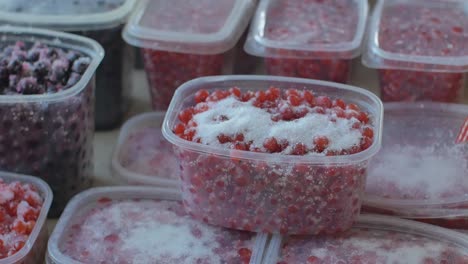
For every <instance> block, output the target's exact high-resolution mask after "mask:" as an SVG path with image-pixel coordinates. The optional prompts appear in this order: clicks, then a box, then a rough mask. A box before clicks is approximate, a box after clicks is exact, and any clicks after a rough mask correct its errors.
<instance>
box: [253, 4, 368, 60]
mask: <svg viewBox="0 0 468 264" xmlns="http://www.w3.org/2000/svg"><path fill="white" fill-rule="evenodd" d="M367 13H368V3H367V1H366V0H349V1H332V2H330V1H318V0H316V1H290V0H262V1H261V2H260V4H259V6H258V8H257V11H256V14H255V16H254V19H253V22H252V25H251V27H250V28H251V29H250V34H249V36H248V38H247V42H246V44H245V50H246V51H247V53H250V54H252V55H257V56H261V57H271V58H274V57H277V58H307V59H317V58H327V59H330V58H343V59H350V58H354V57H357V56H358V55H359V54H360V52H361V43H362V39H363V36H364V31H365V27H366V20H367Z"/></svg>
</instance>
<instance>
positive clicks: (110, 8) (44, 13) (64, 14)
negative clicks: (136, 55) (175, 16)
mask: <svg viewBox="0 0 468 264" xmlns="http://www.w3.org/2000/svg"><path fill="white" fill-rule="evenodd" d="M136 2H137V1H136V0H101V1H96V0H76V1H56V0H41V1H40V3H38V2H37V1H35V0H22V1H17V0H3V1H1V2H0V24H2V23H6V24H12V25H24V26H34V27H41V28H48V29H53V30H59V31H67V32H71V33H75V34H79V35H83V36H86V37H89V38H92V39H94V40H96V41H97V42H99V44H101V45H102V46H103V47H104V50H105V52H106V54H108V55H107V56H105V58H104V59H103V61H102V64H101V66H100V67H99V68H98V70H97V72H96V102H95V109H96V111H95V115H96V118H95V124H96V129H111V128H115V127H117V126H118V125H119V124H120V122H121V120H122V118H123V115H124V113H125V111H126V110H127V108H128V104H129V92H130V87H131V72H132V68H133V51H132V49H131V48H130V46H128V45H127V44H126V43H125V41H124V40H123V39H122V37H121V33H122V29H123V25H124V24H125V22H126V20H127V17H128V16H129V14H130V12H131V11H132V10H133V7H134V5H135V3H136Z"/></svg>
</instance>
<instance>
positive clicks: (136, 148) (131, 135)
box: [112, 112, 180, 188]
mask: <svg viewBox="0 0 468 264" xmlns="http://www.w3.org/2000/svg"><path fill="white" fill-rule="evenodd" d="M165 114H166V113H165V112H151V113H144V114H140V115H138V116H135V117H133V118H131V119H129V120H128V121H127V122H125V124H124V125H123V126H122V128H121V130H120V135H119V138H118V140H117V146H116V148H115V150H114V154H113V156H112V172H113V174H114V176H116V177H117V178H118V179H120V180H121V181H122V182H124V183H126V184H130V185H150V186H159V187H172V188H177V187H179V182H180V180H179V162H178V160H177V157H176V156H175V154H174V151H173V148H172V145H171V144H170V143H169V142H167V141H166V139H165V138H164V137H163V135H162V132H161V127H162V122H163V120H164V115H165Z"/></svg>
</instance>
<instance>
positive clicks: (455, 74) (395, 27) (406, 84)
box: [363, 0, 468, 103]
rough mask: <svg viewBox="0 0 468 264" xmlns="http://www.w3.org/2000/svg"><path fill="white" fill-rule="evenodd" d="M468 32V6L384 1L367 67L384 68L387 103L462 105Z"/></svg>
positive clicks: (379, 8) (382, 86)
mask: <svg viewBox="0 0 468 264" xmlns="http://www.w3.org/2000/svg"><path fill="white" fill-rule="evenodd" d="M467 32H468V14H467V3H466V1H463V0H461V1H455V0H449V1H435V0H428V1H426V0H415V1H401V0H381V1H379V2H378V4H377V6H376V8H375V10H374V14H373V16H372V18H371V20H370V22H369V33H368V41H367V45H366V46H367V47H366V51H365V53H364V56H363V63H364V64H365V65H366V66H368V67H371V68H376V69H378V73H379V81H380V92H381V97H382V99H383V101H440V102H451V103H454V102H459V101H461V100H462V98H463V90H464V84H465V78H466V76H465V73H466V72H467V71H468V45H467V42H468V36H467Z"/></svg>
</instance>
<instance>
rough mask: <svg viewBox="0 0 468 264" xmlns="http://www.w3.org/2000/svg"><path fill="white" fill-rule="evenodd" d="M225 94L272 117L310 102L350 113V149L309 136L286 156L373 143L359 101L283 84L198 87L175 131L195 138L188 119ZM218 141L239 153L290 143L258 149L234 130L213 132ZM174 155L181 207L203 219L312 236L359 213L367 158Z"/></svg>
mask: <svg viewBox="0 0 468 264" xmlns="http://www.w3.org/2000/svg"><path fill="white" fill-rule="evenodd" d="M227 97H235V98H237V99H238V100H239V101H243V102H247V101H249V102H252V104H253V105H254V106H256V107H259V108H263V109H267V110H268V111H269V112H270V113H271V116H272V120H273V121H279V120H286V121H292V120H295V119H299V118H302V117H304V116H305V115H307V114H308V112H302V111H296V110H298V109H305V108H299V107H298V106H300V105H308V106H310V109H311V111H313V112H315V113H319V114H324V115H325V114H329V115H336V118H345V119H350V118H355V120H356V122H355V125H354V126H353V127H355V129H360V131H361V132H362V138H361V144H360V145H359V146H355V147H353V148H351V149H346V150H341V151H329V150H327V144H328V138H327V137H326V135H324V136H323V137H317V138H311V141H313V142H314V147H313V148H311V149H307V148H306V147H305V145H306V144H305V143H304V144H297V146H295V147H294V153H290V154H294V155H305V154H307V153H308V152H312V153H322V155H323V154H324V155H329V156H331V155H348V154H353V153H357V152H360V151H363V150H365V149H367V148H368V147H369V146H370V145H371V144H372V142H373V136H374V135H373V134H374V132H373V130H372V127H371V125H370V123H371V121H370V117H369V115H368V114H367V113H365V112H363V111H360V110H359V107H358V106H356V105H354V104H346V103H345V102H344V101H343V100H341V99H335V100H333V99H331V98H329V97H327V96H317V95H314V94H313V93H312V92H310V91H307V90H305V91H299V90H295V89H289V90H286V91H285V92H284V93H282V92H281V90H280V89H277V88H269V89H268V90H263V91H256V92H253V91H247V92H241V90H239V89H238V88H231V89H229V90H216V91H213V92H212V93H209V92H208V91H206V90H200V91H198V92H197V93H196V94H195V101H196V103H197V104H196V105H195V106H194V107H190V108H187V109H184V110H182V111H181V112H180V114H179V120H180V123H179V124H177V125H176V126H175V127H174V129H173V131H174V133H175V134H176V135H178V136H179V137H181V138H183V139H186V140H189V141H195V142H200V141H199V139H197V137H196V129H194V128H196V127H197V124H196V123H195V122H194V120H193V116H194V115H196V114H197V113H201V112H204V111H207V110H208V109H209V108H210V103H211V102H214V101H219V100H222V99H224V98H227ZM285 106H286V107H285ZM307 109H309V108H307ZM218 140H219V142H220V143H223V142H224V143H225V144H223V146H225V147H226V148H229V149H231V151H232V152H233V153H237V154H238V155H241V154H242V153H243V150H250V151H255V152H266V153H274V152H275V153H281V150H282V149H283V148H284V146H287V145H288V142H287V141H278V140H276V139H274V138H271V139H268V140H266V141H265V142H264V144H263V146H262V147H258V146H253V145H251V144H249V142H245V141H244V138H243V135H242V134H241V133H236V131H235V128H233V134H232V135H219V137H218ZM176 152H177V154H178V156H179V160H180V162H181V169H182V171H181V179H182V190H183V198H184V200H183V201H184V205H185V207H186V210H187V211H188V212H189V213H190V214H191V215H192V216H193V217H195V218H197V219H200V220H203V221H204V222H207V223H211V224H217V225H221V226H226V227H230V228H235V229H242V230H248V231H263V232H269V233H294V234H318V233H335V232H339V231H342V230H345V229H348V228H350V227H351V225H352V222H353V219H354V218H355V216H357V215H358V214H359V210H360V205H361V200H360V197H361V194H362V191H363V188H364V183H365V177H366V174H367V172H366V167H367V161H364V162H360V163H349V164H323V165H322V164H307V163H299V162H290V163H288V162H281V161H267V160H253V159H242V158H239V157H231V156H220V155H213V154H208V153H203V152H194V151H190V150H186V149H182V148H179V149H177V150H176ZM282 154H286V153H282ZM272 157H273V156H272Z"/></svg>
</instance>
